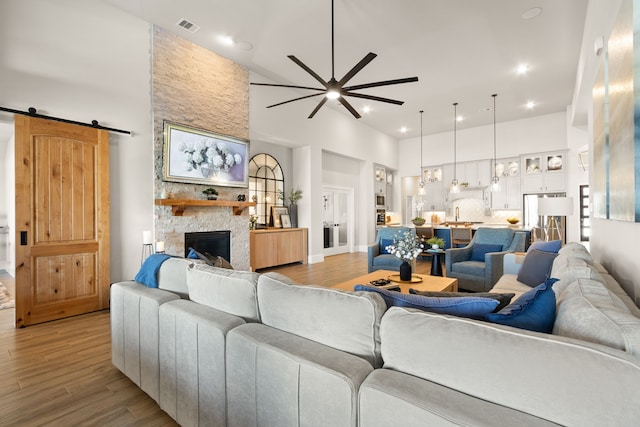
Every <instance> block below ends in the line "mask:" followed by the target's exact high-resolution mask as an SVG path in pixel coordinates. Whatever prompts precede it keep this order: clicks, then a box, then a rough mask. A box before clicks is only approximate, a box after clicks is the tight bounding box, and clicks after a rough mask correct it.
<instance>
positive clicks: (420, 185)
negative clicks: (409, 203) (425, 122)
mask: <svg viewBox="0 0 640 427" xmlns="http://www.w3.org/2000/svg"><path fill="white" fill-rule="evenodd" d="M423 113H424V110H420V183H419V184H418V186H419V187H420V188H419V189H418V194H419V195H424V192H425V189H424V174H423V173H422V114H423Z"/></svg>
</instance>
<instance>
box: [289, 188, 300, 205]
mask: <svg viewBox="0 0 640 427" xmlns="http://www.w3.org/2000/svg"><path fill="white" fill-rule="evenodd" d="M300 199H302V190H301V189H300V188H299V187H296V188H292V189H291V191H289V202H291V203H293V204H295V203H296V202H297V201H298V200H300Z"/></svg>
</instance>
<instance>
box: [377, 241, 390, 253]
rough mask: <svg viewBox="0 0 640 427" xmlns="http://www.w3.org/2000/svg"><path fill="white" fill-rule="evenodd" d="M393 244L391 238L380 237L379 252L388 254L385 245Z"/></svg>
mask: <svg viewBox="0 0 640 427" xmlns="http://www.w3.org/2000/svg"><path fill="white" fill-rule="evenodd" d="M391 245H393V239H380V253H381V254H390V253H391V252H389V251H388V250H387V246H391Z"/></svg>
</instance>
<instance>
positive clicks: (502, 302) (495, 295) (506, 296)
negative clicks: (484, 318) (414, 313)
mask: <svg viewBox="0 0 640 427" xmlns="http://www.w3.org/2000/svg"><path fill="white" fill-rule="evenodd" d="M409 293H410V294H416V295H422V296H424V297H436V298H460V297H465V296H466V297H474V298H491V299H495V300H497V301H498V306H497V307H496V308H495V309H494V310H493V311H494V312H496V311H500V310H502V309H503V308H505V307H506V306H507V305H509V303H510V302H511V300H512V299H513V297H515V296H516V294H514V293H499V292H432V291H418V290H416V289H413V288H411V289H409Z"/></svg>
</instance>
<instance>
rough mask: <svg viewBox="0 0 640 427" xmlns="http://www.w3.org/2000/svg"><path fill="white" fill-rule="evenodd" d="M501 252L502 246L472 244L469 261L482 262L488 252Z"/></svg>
mask: <svg viewBox="0 0 640 427" xmlns="http://www.w3.org/2000/svg"><path fill="white" fill-rule="evenodd" d="M500 251H502V245H497V244H496V245H494V244H488V243H474V244H473V245H471V261H480V262H484V256H485V255H486V254H488V253H490V252H500Z"/></svg>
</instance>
